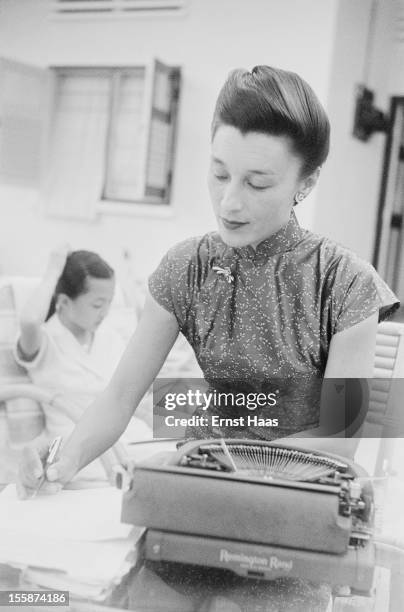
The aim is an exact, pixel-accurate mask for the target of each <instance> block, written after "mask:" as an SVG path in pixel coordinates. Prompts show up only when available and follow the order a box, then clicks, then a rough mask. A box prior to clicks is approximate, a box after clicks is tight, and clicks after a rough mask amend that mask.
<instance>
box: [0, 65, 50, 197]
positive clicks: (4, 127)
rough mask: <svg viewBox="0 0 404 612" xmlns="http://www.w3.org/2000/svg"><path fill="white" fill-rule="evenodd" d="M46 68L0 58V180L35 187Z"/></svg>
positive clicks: (42, 132)
mask: <svg viewBox="0 0 404 612" xmlns="http://www.w3.org/2000/svg"><path fill="white" fill-rule="evenodd" d="M48 79H49V74H48V71H47V70H45V69H42V68H37V67H34V66H29V65H27V64H22V63H20V62H15V61H12V60H8V59H4V58H0V183H9V184H14V185H20V186H27V187H39V184H40V178H41V166H42V161H43V159H42V156H43V145H44V137H45V125H46V123H45V121H46V110H47V109H48V104H47V102H48V91H49V90H48Z"/></svg>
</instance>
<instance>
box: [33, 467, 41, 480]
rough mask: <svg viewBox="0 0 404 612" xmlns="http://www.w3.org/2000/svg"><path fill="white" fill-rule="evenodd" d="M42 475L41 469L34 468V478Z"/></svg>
mask: <svg viewBox="0 0 404 612" xmlns="http://www.w3.org/2000/svg"><path fill="white" fill-rule="evenodd" d="M41 476H42V470H40V469H39V468H35V470H34V477H35V478H40V477H41Z"/></svg>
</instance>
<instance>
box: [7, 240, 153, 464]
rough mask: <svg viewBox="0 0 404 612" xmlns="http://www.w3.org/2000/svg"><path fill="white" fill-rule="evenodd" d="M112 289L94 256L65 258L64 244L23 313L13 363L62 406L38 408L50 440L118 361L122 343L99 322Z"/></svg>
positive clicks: (136, 425)
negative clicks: (44, 420)
mask: <svg viewBox="0 0 404 612" xmlns="http://www.w3.org/2000/svg"><path fill="white" fill-rule="evenodd" d="M114 290H115V276H114V271H113V269H112V268H111V267H110V266H109V265H108V264H107V263H106V262H105V261H104V260H103V259H102V258H101V257H100V256H99V255H97V254H96V253H93V252H91V251H74V252H71V253H69V249H68V247H67V245H64V246H62V247H59V248H58V249H56V250H54V251H53V252H52V253H51V255H50V257H49V262H48V266H47V269H46V272H45V275H44V277H43V279H42V281H41V283H40V284H39V286H38V287H37V288H36V290H35V291H34V292H33V294H32V295H31V296H30V298H29V300H28V301H27V303H26V305H25V306H24V308H23V310H22V313H21V318H20V334H19V338H18V341H17V344H16V347H15V359H16V361H17V362H18V363H19V364H20V365H22V366H23V367H24V368H25V369H26V370H27V371H28V373H29V375H30V378H31V380H32V382H33V383H34V384H36V385H37V386H39V387H42V388H44V389H46V390H48V391H54V392H55V395H57V396H58V397H59V398H60V399H61V400H62V401H63V404H64V405H65V406H66V412H62V411H61V410H59V409H57V408H55V407H53V406H48V405H44V406H43V409H44V413H45V417H46V432H45V433H46V436H47V437H49V438H53V437H55V436H56V435H62V436H63V438H64V439H67V437H68V436H69V435H70V434H71V432H72V430H73V428H74V424H75V423H76V422H77V421H78V420H79V419H80V417H81V415H82V414H83V412H84V411H85V409H86V408H87V406H88V405H89V404H90V403H91V402H92V401H93V400H94V398H95V397H96V396H97V395H98V394H99V393H100V392H101V391H102V390H103V389H104V387H105V386H106V384H107V383H108V381H109V378H110V376H111V374H112V372H113V371H114V369H115V367H116V366H117V364H118V362H119V359H120V357H121V356H122V353H123V351H124V348H125V342H124V340H123V338H122V337H121V336H120V335H119V334H118V332H117V331H115V330H114V329H113V328H112V327H111V325H109V324H108V321H104V319H105V317H106V315H107V313H108V310H109V308H110V305H111V302H112V299H113V296H114ZM111 409H112V410H113V406H111ZM132 421H133V423H132V424H131V425H132V426H131V430H132V431H133V430H134V431H135V432H136V434H135V435H136V437H137V438H138V439H139V438H140V439H144V438H151V431H150V429H149V428H148V426H147V425H146V424H145V423H144V422H143V421H141V420H140V419H139V418H134V419H132ZM97 472H98V475H102V472H100V470H99V469H98V470H97ZM91 473H92V474H93V475H95V473H96V472H95V471H94V469H93V470H92V471H91ZM86 474H87V476H89V475H90V472H88V471H87V472H86Z"/></svg>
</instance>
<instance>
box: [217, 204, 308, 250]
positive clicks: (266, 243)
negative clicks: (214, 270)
mask: <svg viewBox="0 0 404 612" xmlns="http://www.w3.org/2000/svg"><path fill="white" fill-rule="evenodd" d="M304 232H305V230H303V229H302V228H301V227H300V225H299V223H298V221H297V219H296V215H295V213H294V211H293V210H292V212H291V215H290V218H289V221H288V222H287V224H286V225H284V226H283V227H282V228H281V229H280V230H278V231H277V232H275V234H272V236H269V238H266V239H265V240H263V241H262V242H260V243H259V244H258V245H257V248H256V249H254V247H252V246H251V245H247V246H243V247H228V248H227V249H226V250H225V254H226V255H231V254H232V253H233V254H234V253H235V254H237V255H238V256H239V257H240V258H241V259H250V260H253V261H257V262H258V261H267V260H268V258H269V257H271V256H272V255H276V254H278V253H286V252H287V251H291V250H292V249H293V248H294V247H295V246H296V244H298V243H299V242H300V241H301V240H302V238H303V235H304Z"/></svg>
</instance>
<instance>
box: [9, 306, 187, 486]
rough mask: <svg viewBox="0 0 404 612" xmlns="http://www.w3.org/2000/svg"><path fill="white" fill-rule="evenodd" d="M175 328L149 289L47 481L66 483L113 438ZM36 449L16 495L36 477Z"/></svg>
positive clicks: (155, 369) (163, 356) (174, 335)
mask: <svg viewBox="0 0 404 612" xmlns="http://www.w3.org/2000/svg"><path fill="white" fill-rule="evenodd" d="M178 332H179V328H178V323H177V320H176V318H175V317H174V315H173V314H171V313H169V312H168V311H166V310H165V309H164V308H163V307H162V306H160V305H159V304H158V303H157V302H156V301H155V300H154V299H153V298H152V297H151V295H148V296H147V298H146V303H145V308H144V311H143V314H142V317H141V319H140V321H139V324H138V326H137V328H136V331H135V333H134V335H133V337H132V339H131V341H130V342H129V345H128V347H127V349H126V351H125V353H124V355H123V357H122V359H121V361H120V363H119V365H118V367H117V369H116V371H115V373H114V375H113V377H112V379H111V382H110V383H109V385H108V387H107V388H106V389H105V391H104V392H103V393H102V394H101V395H100V396H99V397H98V398H97V399H96V400H95V401H94V402H93V403H92V404H91V405H90V406H89V408H88V409H87V410H86V412H85V414H84V415H83V417H82V418H81V419H80V421H79V422H78V424H77V425H76V428H75V430H74V431H73V433H72V435H71V436H70V438H69V439H68V441H67V442H66V444H65V446H64V448H63V449H62V452H61V454H60V457H59V459H58V461H57V462H56V463H55V464H54V465H52V467H51V468H49V470H48V473H47V478H48V480H49V481H57V482H59V483H62V484H64V483H66V482H67V481H69V480H70V479H71V478H72V477H73V476H74V475H75V474H76V472H77V471H79V470H80V469H82V468H83V467H85V466H86V465H87V464H88V463H90V462H91V461H93V460H94V459H96V458H97V457H98V456H99V455H101V454H102V453H104V452H105V451H106V450H107V449H108V448H109V447H110V446H112V445H113V444H114V443H115V442H116V441H117V440H118V438H119V437H120V436H121V434H122V433H123V431H124V430H125V428H126V426H127V424H128V422H129V420H130V418H131V416H132V415H133V413H134V411H135V409H136V407H137V405H138V404H139V402H140V400H141V399H142V397H143V395H144V394H145V392H146V391H147V389H148V388H149V387H150V385H151V384H152V382H153V380H154V379H155V377H156V376H157V374H158V372H159V371H160V368H161V366H162V365H163V363H164V361H165V359H166V357H167V355H168V353H169V352H170V349H171V348H172V346H173V344H174V342H175V340H176V338H177V336H178ZM34 454H35V453H34ZM39 454H40V453H39V452H38V453H37V455H39ZM37 455H36V456H35V459H34V458H33V454H32V452H30V453H29V454H26V455H24V457H23V460H22V464H21V466H20V483H19V485H20V495H21V496H24V494H25V495H29V494H30V493H31V492H32V491H33V490H35V488H36V487H35V485H36V482H37V480H38V479H39V478H40V474H39V471H38V465H39V463H40V459H39V456H37ZM44 490H46V487H44Z"/></svg>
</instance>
